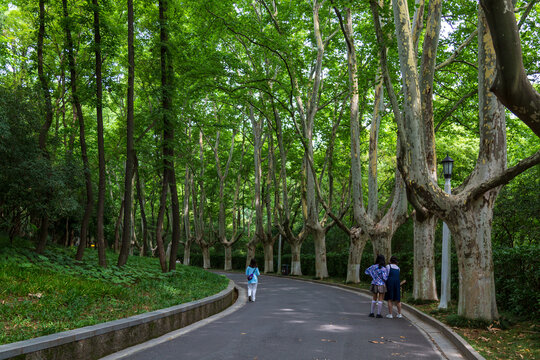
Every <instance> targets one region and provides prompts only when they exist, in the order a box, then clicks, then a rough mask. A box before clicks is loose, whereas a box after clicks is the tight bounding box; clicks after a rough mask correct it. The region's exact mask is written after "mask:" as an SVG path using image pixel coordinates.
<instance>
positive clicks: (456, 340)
mask: <svg viewBox="0 0 540 360" xmlns="http://www.w3.org/2000/svg"><path fill="white" fill-rule="evenodd" d="M264 275H265V276H274V277H281V278H285V279H293V280H301V281H307V282H311V283H316V284H324V285H329V286H336V287H339V288H342V289H345V290H352V291H355V292H359V293H362V294H364V295H367V296H370V297H371V295H372V293H371V292H370V291H369V290H365V289H359V288H355V287H352V286H347V285H343V284H335V283H330V282H325V281H321V280H310V279H303V278H298V277H293V276H283V275H273V274H264ZM401 306H402V307H403V308H405V309H406V310H407V311H409V312H410V313H412V314H414V315H415V316H416V317H417V318H419V319H420V320H421V321H423V322H424V323H426V324H428V325H430V326H432V327H434V328H435V329H437V330H438V331H440V333H441V334H442V335H443V336H444V337H445V338H446V339H448V340H449V341H450V342H451V343H452V344H453V345H454V346H455V347H456V348H457V350H458V351H459V352H460V354H461V355H462V356H463V358H465V359H468V360H486V359H485V358H484V357H483V356H482V355H480V354H479V353H478V352H477V351H476V350H474V349H473V347H472V346H471V345H470V344H469V343H468V342H466V341H465V340H464V339H463V338H462V337H461V336H459V335H458V334H457V333H456V332H455V331H453V330H452V329H451V328H449V327H448V326H447V325H445V324H443V323H442V322H440V321H439V320H437V319H435V318H433V317H431V316H429V315H427V314H425V313H423V312H421V311H420V310H418V309H416V308H414V307H413V306H411V305H408V304H406V303H403V302H402V303H401ZM426 334H427V335H428V336H430V337H431V335H429V334H428V333H427V332H426ZM433 340H434V339H433Z"/></svg>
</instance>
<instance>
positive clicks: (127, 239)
mask: <svg viewBox="0 0 540 360" xmlns="http://www.w3.org/2000/svg"><path fill="white" fill-rule="evenodd" d="M64 1H65V0H64ZM127 13H128V34H127V35H128V36H127V43H128V89H127V118H126V131H127V133H126V173H125V177H124V201H123V205H124V222H123V229H124V231H123V232H122V243H121V247H120V254H119V255H118V266H124V265H125V264H126V263H127V259H128V255H129V248H130V246H131V227H132V223H131V208H132V206H133V204H132V203H133V200H132V192H133V181H132V180H133V168H134V161H135V149H134V144H133V127H134V125H133V111H134V109H133V106H134V105H133V102H134V99H133V97H134V86H135V49H134V46H133V37H134V32H133V0H128V1H127ZM162 267H163V264H162Z"/></svg>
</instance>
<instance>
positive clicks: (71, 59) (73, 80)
mask: <svg viewBox="0 0 540 360" xmlns="http://www.w3.org/2000/svg"><path fill="white" fill-rule="evenodd" d="M62 9H63V11H64V20H65V25H64V31H65V34H66V50H67V57H68V63H69V73H70V80H69V81H70V85H71V97H72V100H73V106H74V107H75V110H76V114H77V115H76V117H77V120H78V121H79V141H80V143H81V156H82V161H83V167H84V178H85V185H86V206H85V209H84V216H83V219H82V224H81V233H80V243H79V247H78V249H77V255H76V259H77V260H82V258H83V255H84V250H85V248H86V243H87V236H88V224H89V222H90V217H91V216H92V210H93V208H94V200H93V190H92V176H91V174H90V164H89V160H88V154H87V150H86V133H85V124H84V118H83V112H82V105H81V102H80V99H79V93H78V91H77V71H76V68H75V55H74V54H73V52H74V49H73V40H72V37H71V28H70V25H71V22H72V19H71V18H70V17H69V13H68V6H67V0H62Z"/></svg>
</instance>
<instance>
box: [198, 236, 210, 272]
mask: <svg viewBox="0 0 540 360" xmlns="http://www.w3.org/2000/svg"><path fill="white" fill-rule="evenodd" d="M199 245H200V247H201V252H202V256H203V269H210V265H211V264H210V246H208V245H207V244H202V243H201V242H199Z"/></svg>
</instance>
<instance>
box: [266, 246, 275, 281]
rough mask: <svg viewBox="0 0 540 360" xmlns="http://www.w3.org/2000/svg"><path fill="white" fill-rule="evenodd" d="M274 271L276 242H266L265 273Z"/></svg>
mask: <svg viewBox="0 0 540 360" xmlns="http://www.w3.org/2000/svg"><path fill="white" fill-rule="evenodd" d="M273 272H274V242H266V243H265V244H264V273H265V274H267V273H273Z"/></svg>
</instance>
